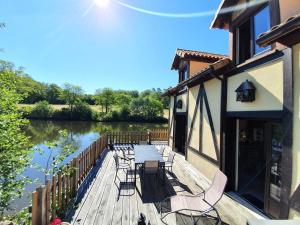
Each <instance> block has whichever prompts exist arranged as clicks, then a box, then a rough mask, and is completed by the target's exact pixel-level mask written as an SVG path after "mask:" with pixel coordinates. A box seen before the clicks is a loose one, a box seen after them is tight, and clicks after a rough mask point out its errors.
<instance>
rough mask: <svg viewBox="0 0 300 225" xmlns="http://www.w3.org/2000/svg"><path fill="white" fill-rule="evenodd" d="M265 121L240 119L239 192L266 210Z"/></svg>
mask: <svg viewBox="0 0 300 225" xmlns="http://www.w3.org/2000/svg"><path fill="white" fill-rule="evenodd" d="M265 123H266V122H265V121H259V120H239V129H238V131H239V133H238V135H239V136H238V183H237V192H238V193H239V195H240V196H241V197H243V198H244V199H246V200H247V201H248V202H250V203H251V204H252V205H254V206H256V207H257V208H258V209H260V210H264V206H265V205H264V201H265V177H266V150H265V140H266V139H265Z"/></svg>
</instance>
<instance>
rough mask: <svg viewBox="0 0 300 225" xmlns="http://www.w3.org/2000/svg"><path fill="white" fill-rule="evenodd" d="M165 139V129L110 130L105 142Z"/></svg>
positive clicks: (166, 131)
mask: <svg viewBox="0 0 300 225" xmlns="http://www.w3.org/2000/svg"><path fill="white" fill-rule="evenodd" d="M167 140H168V130H167V129H155V130H151V131H140V132H132V131H131V132H130V131H129V132H111V133H108V134H107V143H109V144H138V143H139V142H140V141H146V142H148V143H149V144H151V143H152V142H153V141H167Z"/></svg>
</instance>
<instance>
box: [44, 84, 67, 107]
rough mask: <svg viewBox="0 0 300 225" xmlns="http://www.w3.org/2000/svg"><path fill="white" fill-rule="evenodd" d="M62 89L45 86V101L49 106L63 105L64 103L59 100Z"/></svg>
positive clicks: (53, 85)
mask: <svg viewBox="0 0 300 225" xmlns="http://www.w3.org/2000/svg"><path fill="white" fill-rule="evenodd" d="M61 92H62V89H61V88H60V87H59V86H58V85H56V84H49V85H46V100H47V101H48V102H49V103H50V104H64V103H65V102H64V101H63V100H61V99H60V96H61Z"/></svg>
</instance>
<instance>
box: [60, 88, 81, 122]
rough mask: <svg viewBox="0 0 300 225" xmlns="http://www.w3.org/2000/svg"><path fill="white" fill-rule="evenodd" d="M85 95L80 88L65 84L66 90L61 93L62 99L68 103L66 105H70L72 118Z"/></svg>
mask: <svg viewBox="0 0 300 225" xmlns="http://www.w3.org/2000/svg"><path fill="white" fill-rule="evenodd" d="M82 95H83V90H82V88H81V87H80V86H77V85H73V84H69V83H65V84H64V88H63V90H62V92H61V95H60V98H61V99H62V100H64V101H65V102H66V104H68V105H69V109H70V112H71V114H70V115H71V118H72V116H73V115H72V113H73V109H74V106H75V105H76V104H77V103H79V102H80V99H81V97H82Z"/></svg>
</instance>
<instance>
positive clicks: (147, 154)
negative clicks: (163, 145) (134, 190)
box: [134, 145, 165, 186]
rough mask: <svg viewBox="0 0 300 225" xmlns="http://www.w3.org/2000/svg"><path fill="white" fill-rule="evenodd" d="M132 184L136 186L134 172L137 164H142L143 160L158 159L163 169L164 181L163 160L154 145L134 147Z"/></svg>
mask: <svg viewBox="0 0 300 225" xmlns="http://www.w3.org/2000/svg"><path fill="white" fill-rule="evenodd" d="M134 155H135V159H134V185H135V186H136V172H137V168H138V166H139V165H143V164H144V163H145V161H159V164H160V167H162V170H163V182H164V183H165V160H164V159H163V157H162V156H161V155H160V154H159V152H158V149H157V148H156V147H155V146H154V145H136V146H135V147H134Z"/></svg>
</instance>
